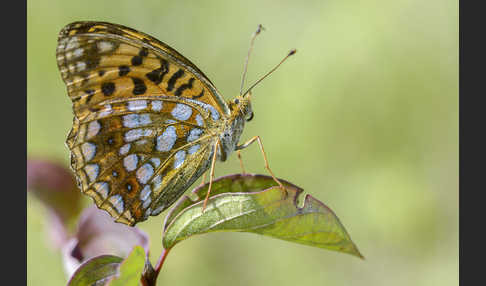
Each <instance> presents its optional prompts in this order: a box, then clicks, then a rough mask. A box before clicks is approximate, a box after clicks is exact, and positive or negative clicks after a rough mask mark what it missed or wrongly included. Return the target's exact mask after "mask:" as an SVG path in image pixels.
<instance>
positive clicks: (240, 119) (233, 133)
mask: <svg viewBox="0 0 486 286" xmlns="http://www.w3.org/2000/svg"><path fill="white" fill-rule="evenodd" d="M228 107H229V109H230V112H231V115H230V116H229V117H228V120H227V121H226V122H225V123H224V127H223V132H221V134H220V136H219V138H220V140H221V147H222V150H221V151H222V152H221V153H220V156H219V160H221V161H225V160H226V158H227V157H228V156H229V155H230V154H231V153H232V152H233V151H235V149H236V146H237V145H238V142H239V140H240V136H241V133H243V128H244V127H245V121H247V119H246V118H247V117H248V116H252V114H253V111H252V108H251V103H250V100H249V98H246V97H242V96H237V97H236V98H235V99H233V100H231V101H229V102H228Z"/></svg>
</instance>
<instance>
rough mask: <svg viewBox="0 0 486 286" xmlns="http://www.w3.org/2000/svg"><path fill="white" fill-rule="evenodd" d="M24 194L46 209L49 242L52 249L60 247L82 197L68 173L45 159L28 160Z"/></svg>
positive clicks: (78, 211) (77, 214)
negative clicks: (25, 192)
mask: <svg viewBox="0 0 486 286" xmlns="http://www.w3.org/2000/svg"><path fill="white" fill-rule="evenodd" d="M27 191H28V192H29V193H30V194H32V195H33V196H34V197H36V198H37V199H38V200H39V201H40V202H42V204H43V205H44V206H45V207H46V209H47V220H48V231H49V235H50V239H51V242H52V244H53V246H54V247H61V246H62V245H63V244H64V243H65V242H66V240H67V239H68V236H69V235H70V234H69V232H70V231H69V229H72V227H71V226H73V225H74V222H75V220H76V219H77V218H78V216H79V214H80V212H81V210H82V207H83V198H82V194H81V193H80V192H79V190H78V188H77V187H76V183H75V179H74V176H73V175H72V173H71V171H70V170H69V169H68V168H66V167H64V166H63V165H62V164H59V163H56V162H52V161H49V160H43V159H32V158H31V159H28V160H27Z"/></svg>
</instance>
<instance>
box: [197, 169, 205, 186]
mask: <svg viewBox="0 0 486 286" xmlns="http://www.w3.org/2000/svg"><path fill="white" fill-rule="evenodd" d="M205 183H206V172H204V174H203V176H202V180H201V184H199V187H200V186H202V185H204V184H205Z"/></svg>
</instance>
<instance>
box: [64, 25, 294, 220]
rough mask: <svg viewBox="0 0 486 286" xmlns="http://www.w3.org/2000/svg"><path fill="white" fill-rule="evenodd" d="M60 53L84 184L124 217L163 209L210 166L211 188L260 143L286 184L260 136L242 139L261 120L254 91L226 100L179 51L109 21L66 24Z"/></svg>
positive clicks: (72, 141) (70, 142)
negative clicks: (229, 162)
mask: <svg viewBox="0 0 486 286" xmlns="http://www.w3.org/2000/svg"><path fill="white" fill-rule="evenodd" d="M259 29H260V28H259ZM258 33H259V31H258ZM256 34H257V33H256ZM256 34H254V36H256ZM253 39H254V37H253V38H252V43H253ZM250 50H251V49H250ZM293 53H295V50H293V51H291V53H289V55H291V54H293ZM248 56H249V54H248ZM56 57H57V64H58V68H59V71H60V73H61V76H62V79H63V81H64V82H65V84H66V86H67V91H68V95H69V97H70V99H71V101H72V105H73V113H74V118H73V126H72V129H71V131H70V133H69V135H68V137H67V140H66V145H67V146H68V148H69V149H70V151H71V168H72V169H73V171H74V173H75V176H76V181H77V184H78V187H79V188H80V190H81V191H82V192H83V193H84V194H86V195H88V196H90V197H91V198H92V199H93V200H94V202H95V203H96V205H97V206H98V207H99V208H101V209H104V210H106V211H107V212H108V213H109V214H110V215H111V216H112V217H114V218H115V220H116V221H117V222H120V223H124V224H127V225H131V226H133V225H135V224H136V223H138V222H141V221H144V220H146V219H147V218H148V217H149V216H156V215H158V214H160V213H161V212H162V211H164V210H165V209H166V208H168V207H169V206H170V205H171V204H173V203H174V202H175V201H176V200H177V199H178V198H179V197H180V196H181V195H182V194H183V193H184V191H185V190H186V189H187V188H188V187H189V186H190V185H191V184H193V183H194V182H195V181H196V180H197V179H198V178H199V177H200V176H201V175H202V174H203V173H205V172H206V171H207V170H208V169H209V168H211V171H210V181H209V184H210V187H209V190H210V189H211V183H212V180H213V178H214V165H215V162H216V160H220V161H225V160H226V159H227V158H228V156H229V155H230V154H231V153H232V152H233V151H238V150H241V149H243V148H246V147H247V146H249V145H250V144H251V143H253V142H255V141H257V142H258V143H259V144H260V148H261V150H262V152H263V155H264V159H265V163H266V165H265V166H266V168H267V170H269V171H270V174H271V175H272V177H273V178H274V179H275V181H276V182H277V183H278V184H279V185H280V186H281V187H282V184H281V183H280V182H279V181H278V180H277V179H276V178H275V176H274V175H273V173H272V172H271V170H270V168H269V167H268V162H267V159H266V156H265V152H264V150H263V145H262V144H261V140H260V137H258V136H255V137H253V138H252V139H250V140H249V141H248V142H246V143H244V144H242V145H238V142H239V139H240V136H241V134H242V132H243V128H244V125H245V122H246V121H250V120H251V119H252V118H253V111H252V107H251V102H250V95H251V92H250V90H251V88H250V89H249V90H248V91H247V92H246V93H242V92H241V91H240V95H238V96H237V97H236V98H234V99H233V100H230V101H225V100H224V99H223V97H222V96H221V95H220V93H219V92H218V90H217V89H216V88H215V87H214V85H213V84H212V82H211V81H210V80H209V79H208V77H207V76H206V75H204V73H203V72H202V71H201V70H199V68H197V67H196V66H195V65H194V64H193V63H192V62H190V61H189V60H188V59H186V58H185V57H184V56H182V55H181V54H179V53H178V52H177V51H176V50H174V49H173V48H171V47H169V46H168V45H166V44H164V43H162V42H161V41H159V40H157V39H155V38H154V37H152V36H149V35H147V34H145V33H142V32H139V31H136V30H134V29H131V28H128V27H125V26H122V25H118V24H112V23H107V22H92V21H82V22H74V23H71V24H69V25H67V26H66V27H64V28H63V29H62V30H61V32H60V33H59V38H58V45H57V50H56ZM287 57H288V56H287ZM287 57H286V58H287ZM284 59H285V58H284ZM247 62H248V58H247ZM282 62H283V60H282ZM282 62H280V63H282ZM279 65H280V64H279ZM272 71H273V70H272ZM245 72H246V65H245ZM268 74H269V73H268ZM268 74H267V75H268ZM262 79H263V78H262ZM238 155H239V154H238ZM240 160H241V158H240ZM208 196H209V191H208V194H207V197H206V200H205V201H204V207H203V210H204V208H205V207H206V202H207V199H208Z"/></svg>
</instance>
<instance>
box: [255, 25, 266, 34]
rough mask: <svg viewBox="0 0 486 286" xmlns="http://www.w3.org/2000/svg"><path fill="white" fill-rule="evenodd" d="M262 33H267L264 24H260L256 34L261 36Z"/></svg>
mask: <svg viewBox="0 0 486 286" xmlns="http://www.w3.org/2000/svg"><path fill="white" fill-rule="evenodd" d="M261 31H265V27H263V25H262V24H258V28H257V30H256V32H255V34H257V35H258V34H260V32H261Z"/></svg>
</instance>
